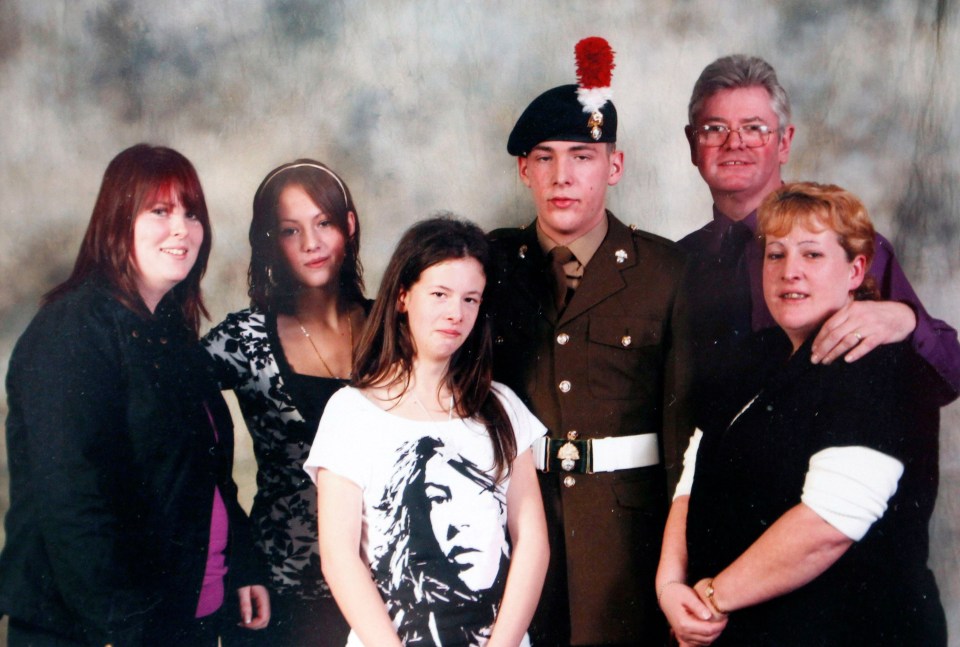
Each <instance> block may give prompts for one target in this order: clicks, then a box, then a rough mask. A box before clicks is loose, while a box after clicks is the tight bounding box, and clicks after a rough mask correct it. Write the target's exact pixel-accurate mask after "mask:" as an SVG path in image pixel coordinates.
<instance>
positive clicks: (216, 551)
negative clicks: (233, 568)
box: [194, 403, 230, 618]
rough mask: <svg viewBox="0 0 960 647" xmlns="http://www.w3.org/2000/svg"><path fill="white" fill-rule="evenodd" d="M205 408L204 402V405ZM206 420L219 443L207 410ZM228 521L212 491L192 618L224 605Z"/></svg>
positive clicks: (216, 489) (216, 493) (217, 490)
mask: <svg viewBox="0 0 960 647" xmlns="http://www.w3.org/2000/svg"><path fill="white" fill-rule="evenodd" d="M204 407H205V408H206V403H204ZM207 417H208V418H209V419H210V426H211V427H212V428H213V437H214V439H215V440H216V441H217V442H220V434H219V433H217V425H216V423H214V422H213V414H211V413H210V409H207ZM229 532H230V522H229V518H228V517H227V506H226V505H225V504H224V503H223V497H222V496H221V495H220V488H219V487H216V486H214V488H213V510H212V512H211V513H210V543H209V545H208V548H207V567H206V568H205V569H204V571H203V585H202V586H201V587H200V599H199V600H198V601H197V612H196V614H195V616H194V617H197V618H203V617H204V616H208V615H210V614H211V613H214V612H215V611H216V610H217V609H219V608H220V607H221V606H222V605H223V598H224V586H223V580H224V578H225V577H226V575H227V541H228V539H229Z"/></svg>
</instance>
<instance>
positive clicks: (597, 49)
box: [573, 36, 613, 140]
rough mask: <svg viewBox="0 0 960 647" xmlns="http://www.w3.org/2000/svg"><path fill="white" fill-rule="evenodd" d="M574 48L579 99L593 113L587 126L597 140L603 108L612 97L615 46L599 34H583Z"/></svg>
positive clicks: (584, 109)
mask: <svg viewBox="0 0 960 647" xmlns="http://www.w3.org/2000/svg"><path fill="white" fill-rule="evenodd" d="M573 52H574V54H575V55H576V57H577V80H578V81H579V82H580V84H579V85H580V87H578V88H577V101H579V102H580V105H581V106H583V111H584V112H585V113H587V114H588V115H591V116H590V121H588V122H587V126H588V127H589V128H590V134H591V136H592V137H593V138H594V139H595V140H599V139H600V137H601V136H602V133H603V129H602V128H601V127H602V126H603V115H602V114H601V113H600V109H601V108H603V106H604V105H605V104H606V103H607V101H609V100H610V99H612V98H613V90H612V89H611V88H610V80H611V78H613V49H611V47H610V43H608V42H607V41H605V40H604V39H602V38H600V37H599V36H591V37H589V38H584V39H583V40H581V41H580V42H579V43H577V45H576V47H574V48H573Z"/></svg>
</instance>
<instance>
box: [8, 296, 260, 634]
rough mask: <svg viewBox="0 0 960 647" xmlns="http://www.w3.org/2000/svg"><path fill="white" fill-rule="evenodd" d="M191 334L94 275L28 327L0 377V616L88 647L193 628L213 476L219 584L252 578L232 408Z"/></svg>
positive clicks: (173, 316)
mask: <svg viewBox="0 0 960 647" xmlns="http://www.w3.org/2000/svg"><path fill="white" fill-rule="evenodd" d="M191 337H192V336H191V335H190V333H189V331H188V330H187V328H186V327H185V325H184V324H183V321H182V318H181V317H180V314H179V311H178V309H177V308H176V307H175V306H174V304H172V303H171V302H170V300H169V299H168V300H165V301H163V302H161V304H160V305H159V306H158V308H157V311H156V313H155V314H154V316H153V317H151V318H145V317H143V316H141V315H138V314H137V313H135V312H133V311H131V310H130V309H128V308H126V307H125V306H123V305H122V304H121V303H120V302H119V301H118V300H117V299H116V298H115V297H114V296H112V295H111V294H110V292H109V291H108V290H107V289H106V288H105V287H103V286H102V285H99V284H97V283H95V282H88V283H86V284H84V285H82V286H81V287H79V288H78V289H76V290H74V291H73V292H71V293H68V294H66V295H64V296H62V297H61V298H59V299H57V300H56V301H54V302H53V303H51V304H49V305H47V306H45V307H44V308H42V309H41V311H40V312H39V313H38V314H37V316H36V317H35V318H34V320H33V321H32V322H31V324H30V326H29V327H28V328H27V330H26V332H25V333H24V334H23V336H22V337H21V338H20V340H19V341H18V343H17V345H16V348H15V349H14V352H13V355H12V357H11V360H10V368H9V372H8V374H7V394H8V404H9V416H8V418H7V427H6V431H7V450H8V455H9V465H10V510H9V512H8V513H7V518H6V531H7V539H6V546H5V547H4V550H3V553H2V554H0V612H2V613H6V614H8V615H10V616H11V617H12V618H16V619H18V620H20V621H22V622H26V623H29V624H31V625H33V626H36V627H39V628H42V629H45V630H47V631H51V632H55V633H60V634H63V635H65V636H67V637H71V638H73V639H75V640H81V641H86V642H90V643H99V644H105V643H109V642H112V643H119V644H123V645H130V644H134V645H139V644H144V642H153V641H156V640H158V636H156V635H151V633H152V632H155V631H156V630H153V629H150V628H149V627H161V628H162V627H164V626H166V627H167V628H172V627H175V626H177V625H178V624H182V623H185V622H189V621H190V620H191V619H192V618H193V615H194V612H195V610H196V605H197V601H198V598H199V592H200V587H201V584H202V580H203V573H204V569H205V566H206V557H207V548H208V542H209V535H210V516H211V509H212V505H213V492H214V486H217V487H219V489H220V493H221V495H222V497H223V500H224V502H225V504H226V506H227V511H228V514H229V520H230V543H229V549H228V565H229V570H230V574H229V582H228V586H229V587H239V586H244V585H248V584H252V583H255V582H257V581H262V580H260V579H259V573H257V572H256V570H257V569H256V567H255V565H254V560H253V558H252V552H251V543H250V538H249V522H248V520H247V517H246V514H245V513H244V512H243V510H242V509H241V508H240V506H239V505H238V503H237V487H236V485H235V483H234V482H233V480H232V476H231V472H232V462H233V427H232V423H231V420H230V414H229V411H228V410H227V407H226V404H225V402H224V401H223V398H222V397H221V395H220V392H219V391H218V390H217V387H216V385H215V384H214V383H213V381H212V380H211V377H210V375H209V371H208V368H207V367H208V360H207V355H206V353H204V352H203V350H202V349H201V348H200V346H199V344H198V343H197V342H196V341H195V340H193V339H192V338H191ZM208 411H209V414H208ZM211 416H212V419H213V420H214V421H215V424H216V428H217V432H218V435H219V442H217V441H216V440H215V437H214V433H213V430H212V428H211V425H210V417H211ZM228 590H229V589H228Z"/></svg>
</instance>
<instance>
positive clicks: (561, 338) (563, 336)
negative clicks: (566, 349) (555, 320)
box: [557, 332, 570, 346]
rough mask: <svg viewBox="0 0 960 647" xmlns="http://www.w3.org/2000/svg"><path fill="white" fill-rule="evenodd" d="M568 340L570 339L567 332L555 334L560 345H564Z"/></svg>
mask: <svg viewBox="0 0 960 647" xmlns="http://www.w3.org/2000/svg"><path fill="white" fill-rule="evenodd" d="M568 341H570V335H568V334H567V333H565V332H562V333H560V334H559V335H557V343H558V344H560V345H561V346H565V345H566V343H567V342H568Z"/></svg>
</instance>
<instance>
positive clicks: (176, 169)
mask: <svg viewBox="0 0 960 647" xmlns="http://www.w3.org/2000/svg"><path fill="white" fill-rule="evenodd" d="M173 198H176V199H177V200H179V201H180V203H181V204H182V205H183V206H184V208H185V209H186V210H187V212H188V213H191V214H194V215H195V216H196V217H197V219H198V220H199V221H200V223H201V225H202V226H203V242H202V243H201V245H200V252H199V254H198V255H197V261H196V263H194V265H193V268H192V269H191V270H190V273H189V274H188V275H187V278H185V279H184V280H183V281H181V282H180V283H178V284H177V285H176V286H175V287H174V288H173V290H171V295H172V297H173V299H174V300H175V302H176V303H177V305H178V306H179V308H180V311H181V312H182V314H183V319H184V322H185V323H186V325H187V327H188V328H190V329H191V330H192V331H193V333H194V335H196V334H197V333H198V332H199V329H200V316H201V315H203V316H209V315H208V313H207V309H206V307H204V305H203V297H202V296H201V293H200V279H201V278H202V277H203V274H204V272H206V269H207V259H208V258H209V256H210V246H211V243H212V232H211V231H210V217H209V214H208V213H207V203H206V201H205V200H204V198H203V189H202V188H201V187H200V179H199V178H198V177H197V172H196V170H195V169H194V168H193V164H191V163H190V161H189V160H188V159H187V158H186V157H184V156H183V155H181V154H180V153H178V152H177V151H175V150H173V149H172V148H165V147H163V146H151V145H149V144H137V145H135V146H131V147H130V148H128V149H126V150H124V151H122V152H121V153H120V154H119V155H117V156H116V157H114V158H113V159H112V160H111V161H110V164H108V165H107V170H106V171H104V173H103V182H102V183H101V185H100V193H99V195H97V201H96V203H94V205H93V214H92V215H91V216H90V224H89V225H87V232H86V234H84V236H83V242H82V243H81V244H80V252H79V253H78V254H77V260H76V262H75V263H74V265H73V271H72V272H71V273H70V277H69V278H68V279H67V280H66V281H64V282H63V283H61V284H60V285H58V286H57V287H55V288H53V289H52V290H50V291H49V292H47V294H45V295H44V297H43V300H44V303H49V302H51V301H53V300H55V299H57V298H59V297H61V296H63V295H64V294H66V293H67V292H69V291H71V290H73V289H76V288H77V287H78V286H80V284H82V283H83V282H84V281H86V280H87V279H89V278H92V277H96V278H98V279H100V280H102V281H104V282H105V283H106V284H107V285H108V286H110V288H111V289H112V290H113V291H114V293H115V294H116V296H117V298H118V299H119V300H120V302H121V303H123V304H124V305H125V306H127V307H128V308H130V309H131V310H134V311H135V312H139V313H141V314H143V315H145V316H149V314H150V313H149V311H148V309H147V306H146V305H145V304H144V302H143V299H141V298H140V293H139V292H138V291H137V283H136V280H137V272H138V270H137V267H136V263H135V260H134V256H133V226H134V222H135V221H136V218H137V214H139V213H140V212H141V211H143V210H144V209H145V208H147V207H149V206H150V203H152V202H154V201H156V200H158V199H173Z"/></svg>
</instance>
